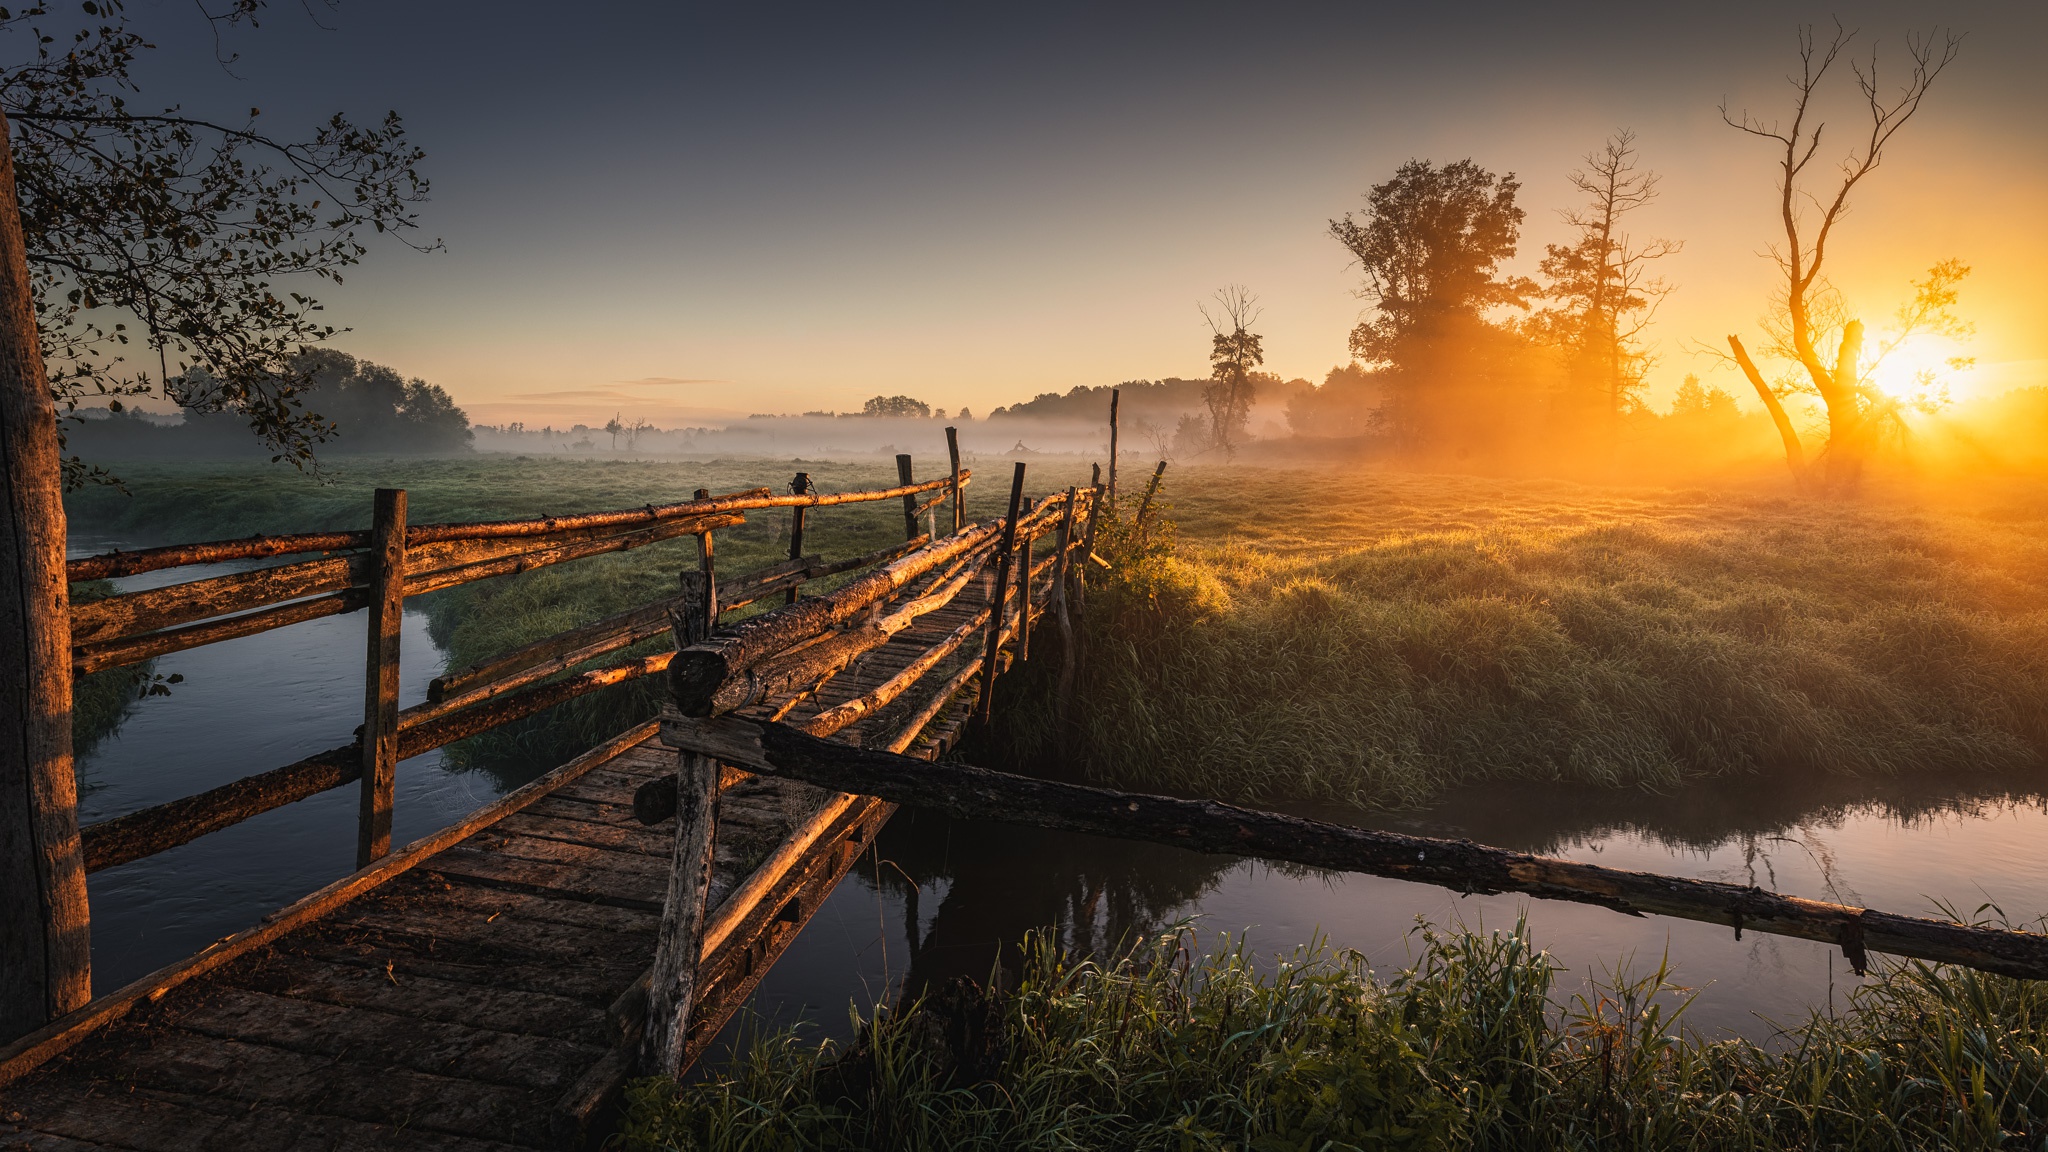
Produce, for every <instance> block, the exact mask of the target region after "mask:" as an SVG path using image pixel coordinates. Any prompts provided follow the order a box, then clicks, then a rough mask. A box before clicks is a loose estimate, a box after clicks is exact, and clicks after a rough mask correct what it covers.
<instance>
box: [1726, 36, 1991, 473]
mask: <svg viewBox="0 0 2048 1152" xmlns="http://www.w3.org/2000/svg"><path fill="white" fill-rule="evenodd" d="M1855 36H1856V33H1855V32H1853V31H1850V30H1848V29H1845V28H1843V27H1842V25H1841V23H1840V22H1839V21H1838V22H1837V23H1836V24H1835V34H1834V37H1833V38H1832V39H1831V40H1830V41H1829V42H1828V43H1827V44H1826V45H1822V44H1821V43H1820V42H1819V41H1818V40H1817V39H1816V38H1815V36H1814V31H1813V26H1812V25H1806V26H1804V27H1802V28H1800V30H1799V65H1800V70H1799V74H1798V75H1797V76H1790V77H1787V80H1788V81H1789V82H1790V83H1791V85H1792V91H1793V103H1792V122H1791V124H1790V126H1789V127H1787V126H1782V125H1781V123H1780V122H1778V121H1771V122H1770V123H1768V124H1766V123H1765V122H1764V121H1763V120H1761V119H1759V118H1757V117H1755V116H1752V115H1750V113H1749V112H1747V111H1744V112H1743V113H1742V114H1741V115H1739V116H1737V115H1734V114H1732V113H1731V112H1730V111H1729V110H1728V105H1727V104H1726V103H1723V104H1722V105H1721V118H1722V120H1723V121H1725V122H1726V123H1727V124H1729V125H1730V126H1731V127H1734V128H1737V129H1739V130H1741V131H1743V132H1746V133H1748V134H1749V135H1751V136H1755V137H1757V138H1758V139H1761V140H1766V141H1769V142H1770V143H1771V144H1772V145H1773V146H1774V149H1775V150H1776V151H1777V152H1778V154H1779V159H1778V210H1779V219H1780V221H1781V224H1782V226H1783V228H1784V238H1783V240H1782V241H1780V242H1778V243H1774V244H1773V245H1771V247H1770V250H1769V251H1770V255H1771V258H1772V259H1773V260H1774V261H1776V263H1777V265H1778V267H1779V269H1780V271H1781V272H1782V273H1783V274H1784V277H1785V297H1784V301H1783V310H1782V317H1781V318H1782V320H1783V324H1784V336H1785V340H1784V344H1785V351H1786V352H1788V353H1789V358H1790V359H1792V360H1793V361H1795V362H1796V364H1797V365H1798V368H1799V370H1801V371H1803V372H1804V373H1805V377H1806V381H1805V382H1804V384H1803V385H1802V386H1801V387H1800V388H1799V389H1798V390H1800V391H1806V390H1809V386H1810V390H1811V391H1812V392H1814V393H1817V394H1818V395H1819V396H1820V399H1821V403H1822V404H1823V405H1824V406H1825V408H1826V410H1827V417H1828V442H1827V447H1826V448H1825V449H1824V457H1825V460H1826V468H1827V475H1826V482H1827V486H1828V487H1829V488H1830V489H1832V490H1835V491H1846V490H1849V489H1853V488H1854V487H1855V485H1856V483H1857V481H1858V479H1859V478H1860V476H1861V474H1862V469H1863V461H1864V458H1865V456H1866V454H1867V452H1868V447H1869V436H1868V434H1867V430H1866V427H1865V425H1866V421H1865V419H1864V417H1865V415H1866V412H1865V408H1866V400H1865V396H1864V390H1863V389H1862V388H1860V387H1858V382H1859V381H1860V380H1861V378H1862V374H1861V372H1860V370H1859V365H1858V361H1857V356H1858V354H1859V353H1860V351H1861V344H1862V339H1861V337H1862V329H1863V326H1862V324H1861V323H1860V322H1859V321H1856V320H1853V319H1845V320H1844V321H1843V322H1842V323H1841V324H1840V325H1839V327H1837V328H1834V331H1832V332H1830V331H1826V330H1823V327H1822V326H1821V325H1819V324H1817V323H1816V319H1817V317H1816V303H1817V300H1819V299H1820V298H1824V297H1825V296H1826V295H1827V283H1826V281H1825V279H1824V278H1823V276H1822V272H1823V268H1824V266H1825V264H1826V260H1827V251H1828V241H1829V240H1830V239H1831V238H1832V236H1833V234H1834V229H1835V226H1836V225H1837V224H1839V223H1841V221H1842V219H1843V217H1844V216H1845V215H1847V213H1848V208H1849V194H1850V193H1851V192H1853V191H1854V190H1855V188H1856V186H1857V185H1859V184H1861V183H1862V182H1863V180H1864V178H1865V177H1867V176H1869V175H1870V174H1871V173H1872V172H1874V171H1876V169H1877V167H1878V165H1879V164H1880V163H1881V162H1882V161H1883V158H1884V150H1885V148H1886V146H1887V145H1889V144H1890V143H1891V141H1892V138H1893V137H1894V136H1896V135H1898V132H1899V130H1900V129H1901V128H1904V127H1905V126H1906V122H1907V121H1909V120H1911V119H1912V118H1913V115H1914V114H1915V113H1916V112H1918V111H1919V110H1920V102H1921V101H1922V100H1923V99H1925V98H1926V95H1927V90H1928V88H1929V87H1931V86H1932V85H1933V83H1934V80H1935V77H1937V76H1939V75H1941V73H1942V71H1943V70H1944V69H1946V68H1947V67H1948V66H1949V64H1950V63H1952V62H1953V61H1954V60H1955V58H1956V54H1957V53H1958V52H1959V51H1960V50H1961V47H1962V37H1961V36H1959V35H1957V34H1955V33H1952V32H1950V33H1942V32H1940V31H1939V30H1937V31H1934V32H1930V33H1928V34H1927V35H1925V36H1920V35H1911V34H1909V35H1908V36H1907V38H1906V53H1907V57H1908V58H1909V59H1910V60H1911V62H1912V66H1911V70H1910V74H1909V75H1908V77H1907V79H1906V82H1905V83H1904V84H1902V85H1900V86H1899V87H1898V88H1897V89H1896V91H1893V90H1890V89H1887V88H1885V87H1883V86H1882V85H1881V84H1880V81H1879V78H1878V55H1877V48H1876V46H1875V45H1873V46H1872V47H1871V52H1870V57H1869V60H1868V61H1867V62H1863V61H1856V60H1851V61H1850V63H1849V68H1850V71H1851V72H1853V73H1854V74H1855V77H1856V85H1857V89H1858V91H1859V92H1861V94H1862V96H1863V102H1864V105H1865V107H1866V108H1867V109H1868V113H1869V126H1868V130H1867V132H1866V134H1865V135H1864V136H1863V137H1862V139H1861V140H1860V141H1859V143H1858V144H1857V145H1856V146H1854V147H1852V148H1851V149H1850V151H1849V153H1848V155H1847V156H1846V157H1844V158H1843V159H1842V160H1841V161H1840V162H1839V164H1838V165H1837V169H1836V179H1835V180H1834V191H1833V194H1832V195H1830V196H1828V197H1827V198H1826V199H1822V198H1821V197H1820V196H1818V195H1815V194H1814V193H1813V192H1811V191H1809V190H1808V183H1809V180H1808V168H1809V166H1810V165H1811V164H1812V163H1813V161H1814V158H1815V156H1816V154H1817V153H1818V152H1819V151H1820V146H1821V137H1822V131H1823V129H1824V128H1825V127H1826V124H1825V122H1822V121H1820V120H1817V119H1815V120H1813V121H1812V123H1811V124H1809V119H1810V118H1811V117H1813V116H1814V115H1815V109H1814V97H1815V94H1816V93H1818V92H1819V91H1820V89H1821V85H1822V82H1823V81H1824V80H1825V79H1826V78H1827V75H1828V72H1829V70H1830V69H1832V68H1833V67H1834V65H1835V63H1836V62H1837V61H1838V60H1839V59H1841V58H1842V56H1843V54H1844V53H1845V52H1846V51H1847V49H1848V47H1849V44H1850V41H1852V40H1853V39H1855ZM1829 327H1833V326H1829ZM1830 338H1832V339H1833V341H1834V343H1835V363H1834V365H1832V366H1830V365H1829V364H1828V363H1827V362H1826V360H1825V359H1824V357H1823V355H1822V351H1821V349H1822V347H1823V345H1824V344H1825V343H1826V342H1827V341H1828V340H1829V339H1830ZM1729 342H1730V346H1731V347H1732V348H1734V349H1735V350H1736V354H1737V361H1738V363H1740V364H1741V365H1742V367H1743V373H1744V375H1746V376H1748V377H1749V382H1750V384H1751V385H1752V386H1754V387H1755V388H1756V389H1757V392H1758V394H1759V395H1761V396H1763V397H1764V398H1765V406H1766V407H1768V408H1773V409H1774V410H1775V409H1776V408H1777V407H1778V402H1777V396H1776V395H1775V394H1773V392H1774V390H1773V389H1772V387H1771V385H1770V384H1769V383H1767V382H1766V381H1765V380H1764V378H1763V376H1762V374H1761V373H1759V372H1758V371H1757V370H1756V367H1755V364H1754V362H1753V361H1751V360H1750V358H1749V356H1748V355H1747V354H1746V352H1743V351H1742V350H1741V347H1740V341H1739V340H1738V339H1737V338H1736V337H1733V336H1731V337H1729ZM1787 390H1790V389H1787ZM1774 415H1775V411H1774ZM1779 429H1780V432H1781V434H1788V435H1787V440H1786V452H1787V456H1788V459H1790V460H1792V462H1793V465H1794V472H1795V473H1799V472H1801V471H1802V463H1801V461H1800V459H1799V454H1798V450H1797V446H1796V437H1792V436H1790V435H1789V433H1790V431H1791V429H1790V426H1789V424H1786V423H1784V422H1783V421H1780V425H1779Z"/></svg>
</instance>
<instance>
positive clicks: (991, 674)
mask: <svg viewBox="0 0 2048 1152" xmlns="http://www.w3.org/2000/svg"><path fill="white" fill-rule="evenodd" d="M1023 501H1024V462H1023V461H1022V460H1019V461H1017V469H1016V471H1014V472H1012V473H1011V474H1010V517H1009V519H1007V520H1005V521H1003V542H1002V543H1001V544H1000V545H998V546H997V548H996V591H995V596H994V598H993V599H991V600H990V601H989V605H990V609H991V610H990V612H989V614H988V653H987V655H985V656H984V657H983V658H982V662H981V722H982V723H984V724H986V723H988V721H989V717H990V716H991V715H993V714H994V708H995V698H996V692H995V688H996V656H997V654H998V653H999V652H1001V651H1002V645H1003V602H1004V601H1005V600H1007V599H1008V598H1009V593H1010V554H1011V553H1012V552H1014V551H1015V550H1016V548H1017V510H1018V508H1019V507H1020V506H1021V505H1022V504H1023Z"/></svg>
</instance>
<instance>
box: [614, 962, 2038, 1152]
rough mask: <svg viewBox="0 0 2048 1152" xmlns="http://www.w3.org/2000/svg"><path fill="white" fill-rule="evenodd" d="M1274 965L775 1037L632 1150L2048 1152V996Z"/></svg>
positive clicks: (1152, 974) (1023, 995) (691, 1092)
mask: <svg viewBox="0 0 2048 1152" xmlns="http://www.w3.org/2000/svg"><path fill="white" fill-rule="evenodd" d="M1418 943H1419V945H1420V947H1419V955H1418V957H1417V959H1416V961H1415V963H1414V964H1413V965H1411V966H1410V967H1408V968H1406V969H1403V970H1402V971H1400V972H1398V973H1397V974H1395V975H1393V976H1392V977H1390V978H1379V977H1376V976H1375V975H1374V974H1373V973H1372V971H1371V970H1370V969H1369V968H1368V967H1367V965H1366V962H1365V960H1364V958H1363V957H1361V956H1360V955H1358V954H1357V953H1355V952H1348V951H1347V952H1340V953H1331V952H1329V951H1327V950H1324V949H1322V948H1319V947H1309V948H1304V949H1301V950H1299V951H1297V952H1296V953H1295V954H1294V955H1293V956H1292V957H1291V958H1287V959H1285V960H1284V961H1283V962H1281V963H1280V964H1278V965H1277V967H1273V968H1271V969H1269V970H1268V969H1262V967H1261V966H1260V965H1256V964H1254V963H1253V962H1252V960H1251V958H1250V957H1248V956H1246V955H1245V953H1244V952H1243V950H1242V947H1241V945H1239V944H1233V943H1232V942H1231V941H1230V940H1228V939H1227V938H1226V939H1225V940H1224V941H1223V943H1222V944H1221V946H1220V947H1218V948H1215V949H1213V950H1210V951H1208V952H1206V953H1200V954H1198V953H1197V952H1196V950H1195V947H1194V945H1195V941H1194V939H1193V937H1192V934H1191V933H1188V932H1186V931H1181V932H1177V933H1173V934H1169V935H1167V936H1165V937H1162V938H1160V939H1158V940H1156V941H1154V942H1152V943H1151V944H1149V945H1148V946H1146V947H1144V948H1141V949H1139V950H1137V951H1135V952H1133V953H1131V954H1130V955H1127V956H1125V957H1123V958H1122V959H1119V960H1115V961H1113V962H1108V963H1100V964H1098V963H1094V962H1087V961H1079V962H1077V961H1073V960H1071V959H1070V958H1069V957H1067V956H1065V955H1063V954H1061V953H1060V952H1058V951H1057V950H1055V949H1053V948H1051V947H1049V946H1048V945H1047V943H1046V942H1045V940H1044V939H1043V938H1041V939H1039V940H1038V942H1037V943H1036V945H1035V946H1034V947H1033V949H1032V950H1031V955H1030V959H1029V961H1028V962H1027V964H1026V966H1025V971H1024V975H1023V978H1022V981H1021V983H1020V985H1019V986H1018V987H1017V989H1016V990H1015V992H1014V993H1012V994H1009V995H997V996H991V995H988V994H986V993H981V992H980V991H979V990H978V989H972V988H961V987H959V986H955V987H954V988H952V989H949V990H948V991H947V993H946V994H944V995H942V996H940V997H938V998H937V1001H936V1002H927V1003H926V1004H925V1005H924V1006H923V1007H921V1008H913V1009H912V1010H909V1011H905V1012H902V1013H898V1014H894V1015H884V1016H881V1017H878V1018H876V1019H873V1020H868V1021H862V1022H859V1041H858V1043H857V1044H856V1045H854V1046H853V1047H852V1048H851V1049H850V1050H845V1051H842V1050H838V1049H836V1048H834V1047H831V1046H829V1045H827V1046H811V1045H807V1044H805V1043H803V1042H802V1041H800V1040H799V1039H798V1038H797V1037H796V1036H795V1035H794V1034H793V1033H787V1032H785V1033H779V1034H775V1035H772V1036H768V1037H765V1038H762V1039H760V1040H758V1041H757V1042H756V1043H755V1044H754V1045H753V1047H752V1048H751V1049H750V1050H748V1051H747V1053H746V1054H745V1055H744V1056H743V1057H742V1058H741V1059H740V1060H739V1061H738V1062H737V1063H736V1064H735V1065H734V1066H732V1067H730V1068H728V1069H724V1070H721V1071H720V1072H717V1073H714V1074H713V1075H711V1076H709V1077H707V1078H705V1079H702V1080H700V1081H698V1082H696V1083H694V1084H690V1085H687V1086H681V1087H678V1086H676V1085H674V1084H672V1083H665V1082H659V1081H649V1082H644V1083H641V1084H639V1085H637V1086H636V1087H635V1089H634V1090H633V1093H632V1096H631V1102H630V1105H629V1109H628V1114H627V1117H626V1120H625V1123H624V1125H623V1129H622V1131H621V1134H620V1137H619V1139H618V1143H619V1145H620V1146H622V1147H624V1148H626V1149H632V1150H655V1149H706V1150H711V1149H718V1150H726V1149H730V1150H742V1149H744V1150H754V1149H827V1148H830V1149H890V1150H897V1149H903V1150H912V1149H960V1150H971V1149H981V1148H987V1149H998V1148H1000V1149H1035V1148H1044V1149H1075V1148H1118V1149H1155V1148H1156V1149H1201V1148H1214V1149H1226V1148H1229V1149H1247V1150H1259V1152H1265V1150H1279V1149H1318V1150H1320V1149H1333V1150H1334V1149H1385V1148H1403V1149H1411V1148H1412V1149H1452V1148H1470V1149H1581V1148H1639V1149H1665V1148H1671V1149H1680V1148H1684V1149H1698V1148H1716V1149H1719V1148H1751V1149H1776V1148H1802V1149H1803V1148H1844V1149H1905V1148H1915V1149H1918V1148H1969V1149H1978V1148H1994V1147H2008V1148H2040V1147H2042V1146H2044V1142H2048V1039H2044V1037H2048V985H2044V984H2041V983H2038V982H2027V981H2018V980H2010V979H2006V978H2003V977H1994V976H1984V975H1981V974H1977V973H1971V972H1958V971H1950V970H1945V969H1936V968H1930V967H1927V966H1925V965H1920V964H1911V965H1905V966H1899V967H1892V968H1888V969H1886V970H1884V971H1882V972H1880V973H1878V974H1876V976H1875V977H1874V978H1873V979H1872V980H1870V981H1869V982H1868V983H1867V984H1865V985H1864V986H1862V987H1861V988H1859V989H1857V990H1856V991H1855V992H1853V993H1852V994H1851V996H1850V1003H1849V1007H1848V1009H1847V1010H1846V1011H1844V1012H1842V1013H1840V1014H1836V1015H1829V1014H1816V1015H1814V1016H1812V1017H1811V1018H1810V1019H1808V1020H1806V1021H1804V1022H1803V1023H1800V1024H1798V1025H1797V1026H1795V1027H1792V1028H1790V1029H1788V1030H1787V1031H1785V1032H1784V1033H1783V1034H1782V1036H1781V1037H1780V1038H1779V1039H1778V1041H1777V1042H1775V1043H1772V1044H1769V1045H1763V1046H1760V1045H1756V1044H1752V1043H1750V1042H1748V1041H1744V1040H1727V1041H1708V1040H1705V1039H1702V1038H1700V1037H1698V1036H1696V1035H1691V1034H1689V1033H1687V1032H1686V1030H1685V1029H1684V1028H1683V1026H1682V1019H1683V1012H1684V1008H1685V1004H1686V1002H1687V994H1686V992H1685V990H1683V989H1680V988H1676V987H1673V986H1671V985H1670V984H1669V983H1667V982H1666V981H1665V978H1664V977H1665V973H1664V972H1663V971H1661V970H1660V971H1658V972H1654V973H1651V974H1649V975H1647V976H1645V977H1643V978H1641V979H1634V980H1630V979H1626V978H1623V979H1619V980H1617V981H1615V982H1613V983H1611V984H1610V985H1608V986H1605V987H1598V988H1593V989H1591V990H1589V991H1586V992H1583V993H1580V994H1577V995H1573V996H1570V997H1563V996H1560V995H1558V993H1557V989H1556V988H1555V986H1554V984H1553V976H1554V972H1555V969H1554V966H1553V964H1552V963H1551V961H1550V960H1549V958H1548V957H1547V956H1546V955H1545V954H1544V953H1542V952H1539V951H1538V950H1536V949H1535V948H1534V947H1533V946H1532V945H1531V943H1530V941H1529V939H1528V936H1527V933H1526V931H1524V930H1522V929H1520V928H1518V929H1517V930H1516V931H1515V932H1513V933H1493V934H1490V935H1479V934H1475V933H1470V932H1462V931H1461V932H1438V931H1435V930H1433V929H1429V928H1426V927H1425V928H1422V929H1419V930H1418Z"/></svg>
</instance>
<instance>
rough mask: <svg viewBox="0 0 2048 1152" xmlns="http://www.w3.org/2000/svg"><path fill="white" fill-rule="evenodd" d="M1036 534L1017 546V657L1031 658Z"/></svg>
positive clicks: (1022, 658) (1020, 658) (1021, 658)
mask: <svg viewBox="0 0 2048 1152" xmlns="http://www.w3.org/2000/svg"><path fill="white" fill-rule="evenodd" d="M1037 540H1038V538H1037V537H1036V536H1028V537H1026V538H1025V540H1024V543H1022V544H1020V545H1018V546H1017V555H1018V558H1019V559H1018V563H1019V564H1020V565H1021V566H1020V567H1019V568H1018V569H1017V659H1019V660H1029V659H1031V553H1032V551H1033V548H1032V547H1031V546H1032V545H1033V544H1035V543H1037Z"/></svg>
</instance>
